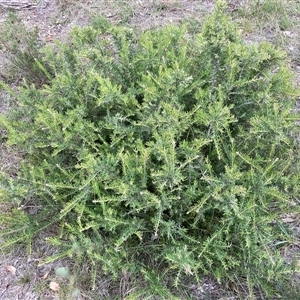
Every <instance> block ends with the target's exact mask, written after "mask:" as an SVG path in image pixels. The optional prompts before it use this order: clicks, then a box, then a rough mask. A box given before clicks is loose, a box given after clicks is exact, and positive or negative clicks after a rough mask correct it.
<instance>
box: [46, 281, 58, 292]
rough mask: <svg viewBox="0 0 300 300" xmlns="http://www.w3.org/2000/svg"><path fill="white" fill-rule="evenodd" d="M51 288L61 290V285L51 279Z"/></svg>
mask: <svg viewBox="0 0 300 300" xmlns="http://www.w3.org/2000/svg"><path fill="white" fill-rule="evenodd" d="M49 288H50V289H51V290H52V291H59V289H60V286H59V284H58V283H57V282H54V281H51V282H50V284H49Z"/></svg>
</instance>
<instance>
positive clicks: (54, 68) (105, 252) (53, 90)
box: [2, 4, 299, 299]
mask: <svg viewBox="0 0 300 300" xmlns="http://www.w3.org/2000/svg"><path fill="white" fill-rule="evenodd" d="M71 38H72V41H71V43H70V44H67V45H65V44H58V45H57V48H56V50H52V49H50V48H48V49H44V50H43V53H44V58H43V59H44V64H47V68H50V70H51V72H49V73H48V72H47V76H48V77H49V76H50V75H49V74H53V75H51V76H52V77H49V78H50V79H49V84H47V85H44V86H42V87H35V86H32V85H30V84H29V83H28V84H27V85H25V86H23V87H22V88H20V90H19V93H18V96H17V99H18V106H17V107H16V108H14V109H13V110H12V112H11V114H10V115H9V116H7V117H5V118H2V126H4V127H5V129H6V130H7V139H8V143H9V144H11V145H18V147H20V149H22V151H23V152H24V162H23V165H22V167H21V169H20V171H19V174H18V176H17V177H13V178H8V179H7V183H8V186H9V188H7V189H6V193H5V195H6V199H7V201H15V203H17V204H16V206H17V205H19V206H20V205H23V207H26V206H28V205H29V204H31V205H34V206H35V207H36V208H37V209H36V211H35V212H34V213H31V214H29V213H27V212H26V211H20V210H18V209H17V208H15V209H12V210H11V212H10V213H9V214H10V215H9V217H11V218H13V217H14V215H15V214H17V215H18V224H12V226H18V228H19V231H17V230H16V231H15V232H14V234H15V236H14V238H13V240H9V239H7V244H10V243H11V242H15V241H20V240H23V239H24V238H27V239H28V241H29V242H30V240H31V239H32V238H33V237H34V236H35V235H36V234H37V233H39V232H47V231H46V229H47V228H49V227H53V228H54V229H55V230H56V232H57V233H56V237H54V238H53V237H52V238H49V241H51V242H52V243H54V244H56V245H58V246H60V247H61V249H62V250H61V251H62V252H61V253H60V254H59V257H61V256H62V255H64V254H65V255H72V254H74V255H75V254H76V257H77V258H76V259H77V260H80V259H88V260H90V262H91V265H92V266H94V268H95V270H97V268H96V266H100V268H101V270H102V272H104V273H107V274H110V275H112V276H113V277H114V278H116V279H117V278H118V277H119V276H120V275H121V273H122V272H123V274H124V272H126V274H131V275H130V276H131V278H133V277H142V278H144V279H143V280H144V282H147V283H148V284H147V289H146V291H147V292H149V294H151V295H159V296H160V299H163V298H166V299H170V297H171V291H170V290H168V286H169V287H170V284H175V286H177V285H179V284H180V282H181V281H182V280H183V279H184V278H185V277H186V276H188V277H189V276H190V277H193V278H196V279H197V280H201V278H202V276H203V275H205V274H211V275H213V276H214V277H215V278H216V279H217V280H219V281H226V280H231V281H233V280H234V279H235V278H236V277H238V278H246V282H247V287H248V289H249V293H252V289H253V288H255V287H261V288H263V290H264V291H265V292H266V293H272V292H274V291H275V290H276V285H274V283H276V282H278V281H279V280H282V278H283V277H284V276H285V274H286V273H288V272H290V271H291V268H290V267H289V266H287V265H285V264H284V262H283V260H282V259H281V258H280V255H279V254H280V252H279V250H280V249H278V245H280V244H282V243H283V242H284V241H285V240H286V236H283V235H284V233H283V230H280V228H282V225H281V218H280V215H281V214H282V213H284V212H289V211H291V210H295V209H296V208H295V205H294V202H295V197H296V196H297V193H298V192H299V190H298V186H299V176H298V173H299V163H298V162H299V156H298V153H299V151H298V148H299V144H298V143H297V139H296V135H297V134H296V132H297V130H298V128H297V126H296V125H295V120H296V117H297V116H296V115H295V114H294V113H293V108H294V104H295V96H296V94H297V92H296V91H295V89H294V88H293V86H292V74H291V72H290V70H289V68H288V64H287V59H286V57H285V54H284V53H283V52H281V51H279V50H277V49H275V48H274V47H273V46H272V45H270V44H268V43H262V44H260V45H245V44H244V43H243V41H242V39H241V37H240V36H239V34H238V31H237V29H236V27H235V24H234V23H232V22H230V21H229V20H228V18H227V16H226V15H225V14H224V7H223V5H222V4H219V5H218V7H217V9H216V10H215V12H214V13H213V14H212V15H211V16H210V17H209V18H208V19H207V21H206V23H205V24H204V25H203V28H202V31H201V32H200V33H197V34H189V32H187V31H186V28H185V27H184V26H181V27H176V26H168V27H164V28H162V29H159V30H149V31H146V32H144V33H142V34H141V35H139V36H137V35H135V33H134V32H133V31H132V30H130V29H126V28H122V27H115V26H112V25H110V24H109V23H108V22H106V21H104V20H98V21H95V22H94V23H93V25H92V26H90V27H85V28H82V29H79V28H75V29H74V30H73V32H72V35H71ZM41 64H43V62H41ZM70 242H71V243H72V244H73V247H72V248H71V247H70V246H69V245H70ZM74 249H75V250H74ZM170 278H173V280H172V282H171V283H170ZM142 293H143V292H141V294H140V295H142ZM145 293H146V292H145Z"/></svg>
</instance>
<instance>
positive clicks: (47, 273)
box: [41, 271, 50, 279]
mask: <svg viewBox="0 0 300 300" xmlns="http://www.w3.org/2000/svg"><path fill="white" fill-rule="evenodd" d="M49 273H50V271H48V272H46V273H45V274H44V275H43V276H42V277H41V278H42V279H46V278H47V277H48V275H49Z"/></svg>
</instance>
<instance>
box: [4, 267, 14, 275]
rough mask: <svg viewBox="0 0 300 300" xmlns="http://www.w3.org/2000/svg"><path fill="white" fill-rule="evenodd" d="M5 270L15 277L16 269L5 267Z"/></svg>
mask: <svg viewBox="0 0 300 300" xmlns="http://www.w3.org/2000/svg"><path fill="white" fill-rule="evenodd" d="M6 270H7V271H9V272H10V273H12V274H14V275H16V272H17V269H16V268H15V267H14V266H11V265H7V266H6Z"/></svg>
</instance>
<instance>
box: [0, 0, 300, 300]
mask: <svg viewBox="0 0 300 300" xmlns="http://www.w3.org/2000/svg"><path fill="white" fill-rule="evenodd" d="M1 2H2V4H3V3H8V2H10V1H0V28H1V23H2V22H4V21H5V20H6V18H7V16H8V13H9V12H10V11H11V10H12V9H11V8H7V7H3V6H2V5H1ZM15 2H18V1H15ZM244 2H245V1H244ZM246 2H247V1H246ZM19 3H21V4H22V5H23V6H19V7H18V6H11V7H15V8H17V9H13V10H14V12H15V13H16V14H17V15H18V16H19V17H20V18H21V19H22V21H23V22H24V24H25V25H26V26H27V27H28V28H33V27H34V26H37V27H38V28H39V32H40V39H41V40H42V41H44V42H45V43H53V41H54V40H56V39H58V40H61V41H64V40H65V39H66V38H67V36H68V33H69V32H70V30H71V29H72V28H73V27H74V26H84V25H88V24H89V23H90V22H91V20H92V19H93V18H94V17H96V16H97V15H101V16H102V17H106V18H108V19H109V20H110V21H111V22H112V23H114V24H125V25H126V26H132V27H134V28H136V29H138V30H144V29H147V28H150V27H160V26H163V25H165V24H169V23H181V22H183V21H185V20H188V21H189V22H190V24H196V23H201V21H202V20H203V18H204V17H205V16H206V15H207V14H209V13H210V12H211V11H212V10H213V8H214V3H215V1H213V0H180V1H178V0H152V1H150V0H128V1H126V0H125V1H124V0H93V1H76V0H61V1H57V0H56V1H55V0H43V1H40V3H39V4H38V5H28V6H24V3H25V4H26V1H19ZM27 3H29V4H30V3H34V1H27ZM242 3H243V1H234V0H231V1H229V9H230V10H232V11H234V10H236V9H238V7H239V6H240V5H242ZM289 34H290V35H292V34H293V33H292V32H289ZM245 39H246V40H247V41H248V42H249V41H250V42H251V41H257V40H262V39H265V37H264V36H261V35H257V34H253V35H248V36H247V37H245ZM1 55H2V58H1ZM1 61H3V53H1V52H0V65H1ZM2 67H3V64H2ZM295 68H296V67H295ZM298 71H299V70H298ZM0 97H1V99H0V112H2V113H5V112H6V111H7V110H8V109H9V99H8V98H7V97H9V96H7V95H6V94H5V93H4V94H3V93H1V94H0ZM18 157H19V155H18V153H12V152H11V150H8V149H7V148H6V147H5V146H4V145H1V146H0V170H3V169H10V170H12V172H13V170H14V169H16V168H17V162H18ZM0 209H5V207H1V206H0ZM286 223H289V224H293V227H294V229H295V232H297V234H298V238H299V235H300V226H299V225H297V224H298V222H296V221H295V217H294V216H287V217H286ZM49 236H51V232H49ZM49 236H39V237H37V238H36V239H35V241H34V243H33V247H32V252H31V253H30V254H28V251H26V249H23V248H19V249H18V248H16V249H15V251H13V252H11V253H10V254H1V253H0V299H1V300H16V299H20V300H38V299H41V300H43V299H44V300H59V299H67V300H69V299H93V300H94V299H105V298H106V297H107V296H108V295H109V293H111V291H112V289H116V293H115V294H116V299H123V298H124V296H125V295H126V293H127V292H128V291H129V290H130V289H131V288H132V287H131V286H130V284H128V283H126V282H122V283H121V282H120V284H119V286H115V285H113V284H112V283H111V282H110V280H109V279H107V278H100V277H99V278H98V277H97V280H96V289H95V290H94V291H88V290H85V289H84V286H80V284H79V283H78V284H77V283H76V282H74V281H75V279H74V280H73V279H72V278H69V279H68V280H62V279H61V278H58V276H57V275H56V274H55V269H56V268H57V267H69V268H70V262H69V261H66V260H64V261H62V260H60V261H57V262H55V263H53V262H52V263H48V264H41V262H42V261H43V260H44V259H45V258H46V257H48V256H53V255H55V248H54V247H52V246H49V244H48V243H47V238H48V237H49ZM0 242H1V241H0ZM299 248H300V246H299V244H298V245H296V244H295V245H294V246H293V247H290V249H288V250H287V253H285V255H286V257H287V258H289V259H290V260H292V259H293V257H295V254H297V252H299ZM298 256H299V254H298ZM299 261H300V260H299ZM72 267H74V266H71V268H72ZM88 272H89V270H88V267H87V269H86V270H81V271H80V272H77V274H79V276H86V275H84V273H87V274H88ZM80 274H82V275H80ZM55 283H57V284H59V286H56V285H55ZM64 285H65V287H64ZM68 285H69V286H71V287H72V289H70V291H69V292H65V291H66V290H68V288H67V286H68ZM73 287H76V288H73ZM59 288H60V290H59ZM77 288H79V290H80V293H78V290H77ZM188 288H189V290H190V294H191V295H193V299H199V300H200V299H219V300H234V299H242V298H240V297H238V296H233V295H234V287H233V293H232V295H231V296H230V293H228V292H226V293H225V291H223V289H222V288H221V287H220V286H219V285H218V284H217V283H215V282H214V281H213V280H211V279H210V278H209V277H207V279H206V280H205V281H204V282H203V283H202V284H201V286H199V285H197V284H194V283H190V284H188ZM61 290H64V293H62V292H61ZM76 293H77V294H76ZM62 294H63V295H64V296H62ZM66 295H67V296H66ZM258 298H259V297H258ZM182 299H187V298H182Z"/></svg>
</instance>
